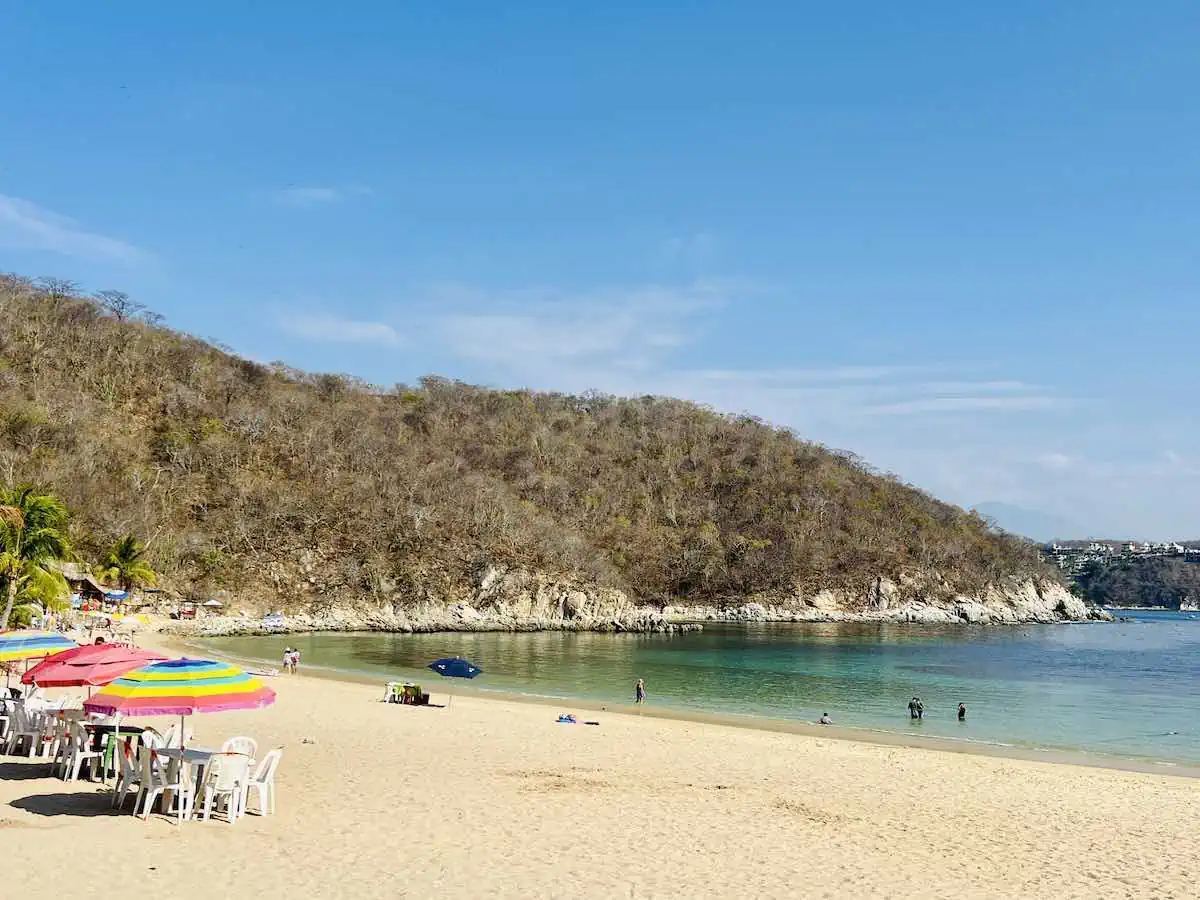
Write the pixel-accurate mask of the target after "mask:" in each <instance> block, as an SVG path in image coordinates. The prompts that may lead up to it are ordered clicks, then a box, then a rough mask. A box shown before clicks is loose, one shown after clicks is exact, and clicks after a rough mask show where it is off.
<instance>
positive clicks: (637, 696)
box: [633, 678, 646, 703]
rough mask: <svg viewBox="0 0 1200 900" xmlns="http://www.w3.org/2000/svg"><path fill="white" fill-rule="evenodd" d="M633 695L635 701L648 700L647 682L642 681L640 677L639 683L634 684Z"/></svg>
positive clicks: (643, 701)
mask: <svg viewBox="0 0 1200 900" xmlns="http://www.w3.org/2000/svg"><path fill="white" fill-rule="evenodd" d="M633 696H634V702H635V703H645V702H646V682H644V681H642V679H640V678H639V679H638V680H637V684H636V685H634V688H633Z"/></svg>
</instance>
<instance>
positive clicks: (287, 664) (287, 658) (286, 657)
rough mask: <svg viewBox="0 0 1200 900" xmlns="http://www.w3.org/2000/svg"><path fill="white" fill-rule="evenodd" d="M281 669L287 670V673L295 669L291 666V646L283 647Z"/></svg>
mask: <svg viewBox="0 0 1200 900" xmlns="http://www.w3.org/2000/svg"><path fill="white" fill-rule="evenodd" d="M283 671H285V672H287V673H288V674H289V675H290V674H292V673H293V672H294V671H295V670H294V669H293V668H292V648H291V647H284V648H283Z"/></svg>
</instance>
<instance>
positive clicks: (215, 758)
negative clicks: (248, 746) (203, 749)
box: [200, 753, 250, 825]
mask: <svg viewBox="0 0 1200 900" xmlns="http://www.w3.org/2000/svg"><path fill="white" fill-rule="evenodd" d="M249 783H250V757H248V756H247V755H246V754H244V753H214V754H213V755H212V757H211V758H210V759H209V761H208V768H207V769H205V771H204V783H203V784H202V785H201V786H200V795H201V796H203V798H204V811H203V812H202V813H201V818H203V819H209V818H211V816H212V808H213V803H214V801H215V802H216V803H217V804H218V805H219V804H220V802H221V801H222V800H224V801H225V818H226V819H227V820H228V821H229V824H230V825H233V824H235V823H236V822H237V820H238V819H239V818H241V816H242V813H243V811H244V810H243V801H244V800H245V799H246V788H247V786H248V785H249Z"/></svg>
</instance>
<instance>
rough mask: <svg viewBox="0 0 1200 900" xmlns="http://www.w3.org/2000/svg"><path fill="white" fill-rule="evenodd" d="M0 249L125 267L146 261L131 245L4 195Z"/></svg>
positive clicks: (0, 209)
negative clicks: (111, 261) (35, 252)
mask: <svg viewBox="0 0 1200 900" xmlns="http://www.w3.org/2000/svg"><path fill="white" fill-rule="evenodd" d="M0 247H4V248H5V249H8V250H39V251H45V252H48V253H58V254H61V255H63V256H70V257H74V258H77V259H91V260H115V261H117V262H122V263H126V264H132V263H135V262H138V261H140V260H142V259H144V258H145V257H146V253H145V251H143V250H141V249H140V248H138V247H135V246H134V245H133V244H130V243H128V242H126V241H122V240H119V239H117V238H112V237H108V236H106V235H103V234H97V233H96V232H93V231H88V230H86V229H85V228H83V227H81V226H80V225H79V223H78V222H76V221H75V220H73V219H70V218H67V217H66V216H63V215H59V214H58V213H55V212H52V211H50V210H48V209H44V208H42V207H40V206H38V205H37V204H36V203H32V202H30V201H29V200H22V199H21V198H20V197H9V196H6V195H4V194H0Z"/></svg>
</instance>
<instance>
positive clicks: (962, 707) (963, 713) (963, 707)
mask: <svg viewBox="0 0 1200 900" xmlns="http://www.w3.org/2000/svg"><path fill="white" fill-rule="evenodd" d="M958 721H960V722H965V721H967V704H965V703H960V704H958Z"/></svg>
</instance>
